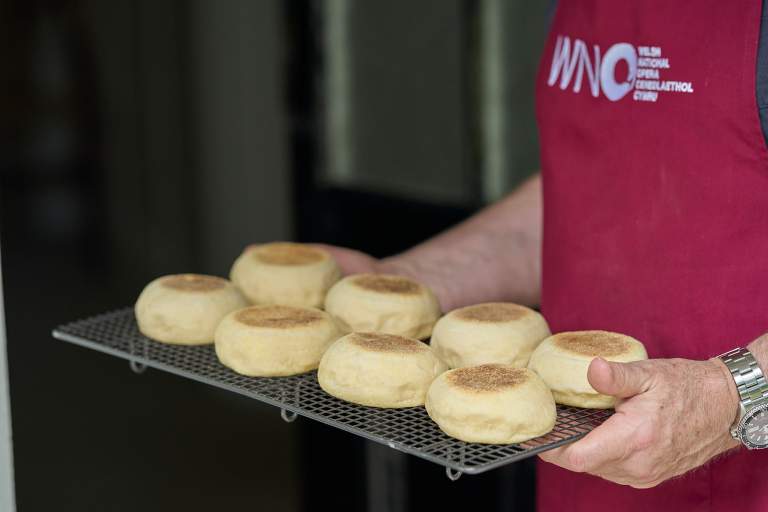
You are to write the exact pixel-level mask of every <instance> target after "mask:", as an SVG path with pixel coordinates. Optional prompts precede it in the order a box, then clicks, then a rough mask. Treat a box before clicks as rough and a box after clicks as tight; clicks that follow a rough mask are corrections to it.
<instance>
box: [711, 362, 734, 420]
mask: <svg viewBox="0 0 768 512" xmlns="http://www.w3.org/2000/svg"><path fill="white" fill-rule="evenodd" d="M710 362H711V363H712V364H714V365H715V367H717V369H718V371H719V373H720V376H721V379H720V381H721V387H722V388H724V389H725V390H726V392H725V394H724V396H725V397H727V398H726V399H725V403H724V404H723V407H724V411H725V414H726V417H727V418H730V423H729V427H730V425H733V423H734V422H735V421H736V418H737V417H738V415H739V403H740V402H741V397H739V390H738V388H737V387H736V381H734V380H733V375H732V374H731V370H729V369H728V367H727V366H726V365H725V363H724V362H723V361H722V360H721V359H720V358H719V357H713V358H712V359H710Z"/></svg>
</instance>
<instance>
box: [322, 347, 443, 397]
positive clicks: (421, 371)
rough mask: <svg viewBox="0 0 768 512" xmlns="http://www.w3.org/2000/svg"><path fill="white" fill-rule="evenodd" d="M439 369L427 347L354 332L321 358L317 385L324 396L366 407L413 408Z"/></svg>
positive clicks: (435, 359)
mask: <svg viewBox="0 0 768 512" xmlns="http://www.w3.org/2000/svg"><path fill="white" fill-rule="evenodd" d="M445 370H446V367H445V365H444V364H443V363H442V362H441V361H440V360H439V359H438V358H437V357H435V355H434V354H433V353H432V350H431V349H430V348H429V345H426V344H424V343H422V342H420V341H418V340H415V339H413V338H406V337H403V336H396V335H393V334H383V333H369V332H355V333H352V334H348V335H346V336H344V337H342V338H340V339H339V340H338V341H336V342H335V343H334V344H333V345H331V346H330V348H329V349H328V350H327V351H326V352H325V355H323V359H322V360H321V361H320V368H319V369H318V371H317V380H318V382H319V383H320V387H321V388H323V389H324V390H325V391H326V393H328V394H330V395H333V396H335V397H336V398H340V399H341V400H346V401H347V402H353V403H356V404H361V405H368V406H371V407H386V408H396V407H415V406H417V405H423V404H424V395H426V393H427V389H428V388H429V385H430V384H431V383H432V381H433V380H434V378H435V377H437V376H438V375H439V374H440V373H441V372H443V371H445Z"/></svg>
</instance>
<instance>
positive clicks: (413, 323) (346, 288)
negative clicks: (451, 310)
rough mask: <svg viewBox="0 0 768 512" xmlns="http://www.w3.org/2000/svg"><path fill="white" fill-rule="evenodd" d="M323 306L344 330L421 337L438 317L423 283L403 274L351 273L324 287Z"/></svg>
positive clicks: (433, 299) (425, 336)
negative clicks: (326, 290) (330, 285)
mask: <svg viewBox="0 0 768 512" xmlns="http://www.w3.org/2000/svg"><path fill="white" fill-rule="evenodd" d="M325 310H326V311H327V312H328V313H330V314H331V315H332V316H333V317H334V319H335V320H336V322H337V323H338V324H339V327H340V328H341V329H342V330H344V331H345V332H383V333H387V334H397V335H400V336H407V337H409V338H417V339H424V338H428V337H429V335H430V334H431V333H432V327H433V326H434V325H435V321H437V319H438V318H439V317H440V305H439V304H438V302H437V298H435V295H434V294H433V293H432V291H431V290H430V289H429V288H427V287H426V286H424V285H422V284H419V283H417V282H416V281H414V280H412V279H408V278H407V277H403V276H394V275H386V274H355V275H351V276H347V277H345V278H344V279H342V280H341V281H339V282H338V283H336V284H335V285H333V288H331V289H330V290H329V291H328V295H327V296H326V297H325Z"/></svg>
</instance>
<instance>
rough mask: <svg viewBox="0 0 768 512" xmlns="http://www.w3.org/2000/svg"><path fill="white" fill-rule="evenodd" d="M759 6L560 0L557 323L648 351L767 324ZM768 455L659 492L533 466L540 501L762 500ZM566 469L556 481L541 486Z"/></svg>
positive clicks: (553, 222) (766, 169)
mask: <svg viewBox="0 0 768 512" xmlns="http://www.w3.org/2000/svg"><path fill="white" fill-rule="evenodd" d="M760 14H761V5H760V1H759V0H751V1H748V0H742V1H737V2H722V1H708V2H668V1H664V0H643V1H637V2H615V1H612V0H580V1H579V0H574V1H568V0H562V1H561V2H560V3H559V5H558V9H557V14H556V16H555V19H554V21H553V24H552V29H551V35H550V39H549V41H548V43H547V46H546V48H545V51H544V57H543V60H542V66H541V69H540V76H539V84H538V93H537V111H538V118H539V129H540V135H541V146H542V172H543V190H544V245H543V285H542V287H543V290H542V308H543V312H544V315H545V316H546V317H547V319H548V321H549V322H550V323H551V327H552V330H553V332H557V331H564V330H580V329H606V330H614V331H618V332H623V333H626V334H629V335H632V336H634V337H636V338H638V339H639V340H641V341H643V342H644V343H645V344H646V346H647V348H648V352H649V356H650V357H656V358H658V357H687V358H692V359H705V358H708V357H712V356H714V355H717V354H719V353H721V352H723V351H725V350H727V349H730V348H732V347H735V346H739V345H741V346H743V345H746V344H747V343H748V342H749V341H751V340H752V339H754V338H755V337H757V336H758V335H760V334H761V333H763V332H765V331H768V268H765V267H768V265H764V264H763V263H762V260H763V257H764V255H766V254H768V150H767V149H766V142H765V138H764V136H763V133H762V130H761V125H760V118H759V115H758V108H757V102H756V97H755V90H756V58H757V46H758V36H759V24H760ZM749 455H752V454H749ZM766 462H768V456H766V455H762V454H761V455H752V457H751V458H749V456H748V455H746V454H744V453H742V454H739V455H737V456H732V457H729V458H727V459H725V460H724V461H722V462H718V463H716V464H715V465H712V466H709V467H708V468H707V469H706V470H700V471H698V472H696V473H694V474H693V475H689V476H686V477H683V478H681V479H678V480H675V481H673V482H670V483H667V484H663V485H662V486H660V487H659V488H656V489H652V490H648V491H634V490H632V489H628V488H622V487H619V486H615V485H613V484H609V483H607V482H603V481H601V480H599V479H597V478H593V477H588V476H584V475H572V474H564V473H563V472H560V471H559V470H554V469H552V468H551V467H550V466H548V465H540V466H541V469H542V480H541V484H540V487H539V499H540V504H541V505H542V507H543V509H542V510H568V509H570V508H573V509H576V510H579V509H584V510H591V511H599V510H608V509H609V508H611V507H615V506H619V505H621V506H622V507H623V508H622V509H623V510H650V509H654V510H665V509H672V508H676V507H681V506H688V507H690V508H689V509H697V510H698V509H699V508H700V507H703V509H704V510H718V511H719V510H723V511H724V510H732V509H735V508H733V507H737V506H745V507H747V508H746V509H745V510H758V508H756V507H758V506H763V507H765V508H766V509H768V490H766V491H763V490H762V489H760V486H758V485H756V484H755V483H753V482H754V481H753V482H750V479H749V476H748V475H745V474H744V473H746V472H747V471H748V468H749V467H750V466H749V464H752V463H754V464H757V465H760V464H765V463H766ZM726 468H730V469H728V470H727V471H726ZM725 473H727V474H725ZM555 476H556V477H557V478H558V479H559V483H558V486H559V487H560V488H561V491H558V492H552V491H551V490H550V491H549V492H547V489H546V487H547V483H548V482H553V481H554V480H553V478H555ZM745 482H746V483H745ZM732 492H733V493H734V494H735V495H734V496H733V497H731V496H730V495H731V494H732ZM587 499H589V502H584V500H587ZM730 500H735V501H730ZM601 501H602V503H603V505H601V504H600V503H601ZM731 505H733V507H732V506H731ZM659 507H660V508H659ZM750 507H751V508H750Z"/></svg>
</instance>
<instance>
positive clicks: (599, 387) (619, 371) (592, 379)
mask: <svg viewBox="0 0 768 512" xmlns="http://www.w3.org/2000/svg"><path fill="white" fill-rule="evenodd" d="M587 379H588V380H589V383H590V384H591V385H592V387H593V388H595V390H596V391H597V392H598V393H603V394H604V395H611V396H615V397H619V398H629V397H632V396H635V395H639V394H640V393H643V392H645V391H647V390H648V386H649V382H650V375H649V373H648V370H647V369H646V367H645V366H644V365H643V364H642V362H637V363H614V362H610V361H606V360H605V359H603V358H601V357H597V358H595V359H593V360H592V363H590V365H589V370H588V371H587Z"/></svg>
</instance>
